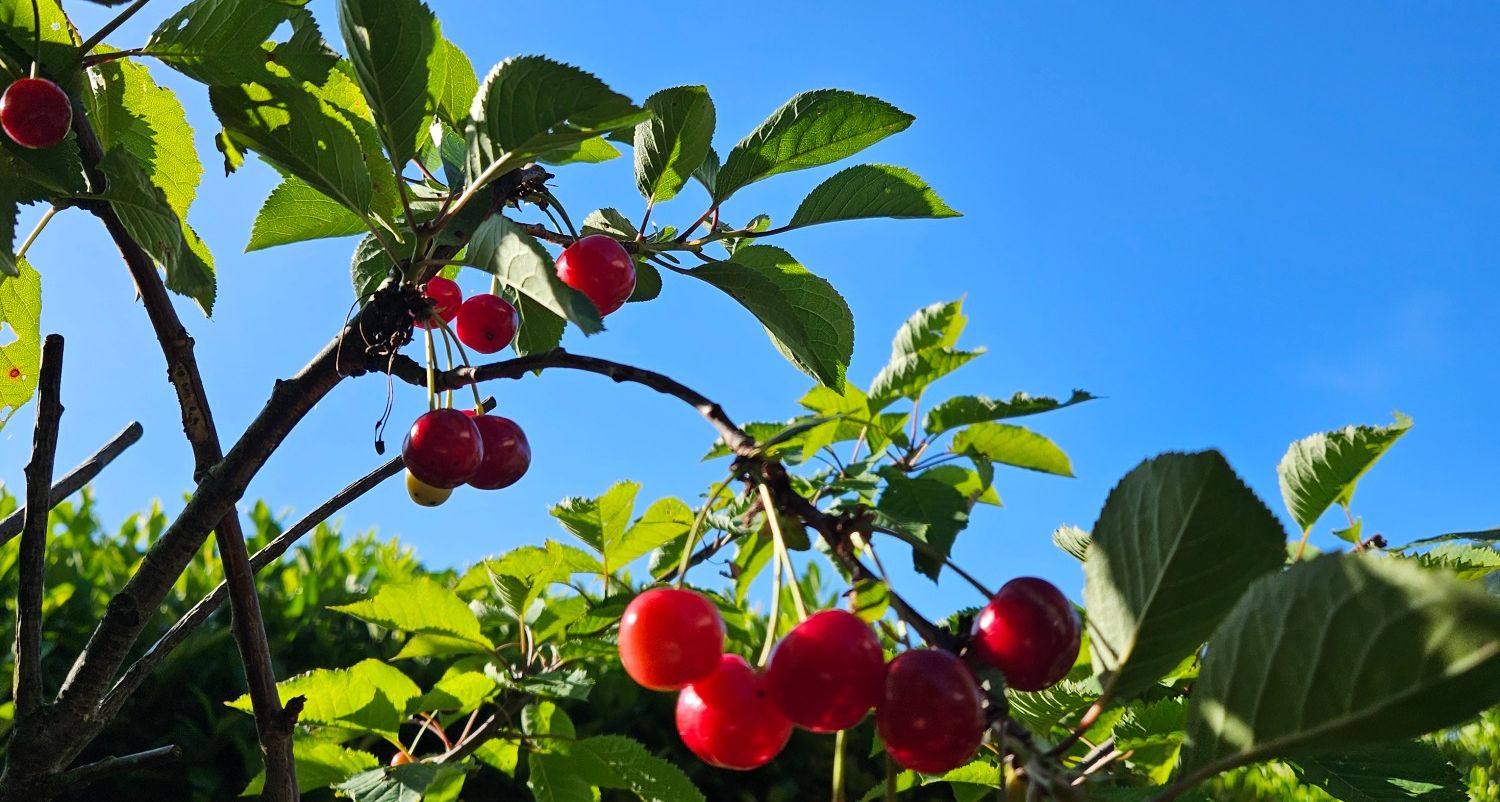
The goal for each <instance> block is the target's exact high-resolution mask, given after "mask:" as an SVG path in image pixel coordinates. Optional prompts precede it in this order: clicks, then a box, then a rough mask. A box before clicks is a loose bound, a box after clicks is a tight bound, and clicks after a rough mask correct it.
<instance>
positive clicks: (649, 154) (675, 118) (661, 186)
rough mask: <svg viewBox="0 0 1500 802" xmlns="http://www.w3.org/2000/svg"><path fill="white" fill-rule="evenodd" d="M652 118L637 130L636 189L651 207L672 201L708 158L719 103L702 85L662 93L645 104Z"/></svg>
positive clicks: (666, 90)
mask: <svg viewBox="0 0 1500 802" xmlns="http://www.w3.org/2000/svg"><path fill="white" fill-rule="evenodd" d="M641 105H643V106H644V107H645V108H646V110H647V111H649V112H651V119H649V120H646V121H645V122H642V123H640V124H639V125H637V126H636V127H635V185H636V189H638V190H640V192H641V195H642V196H644V197H645V198H646V200H647V201H649V202H651V203H658V202H661V201H666V200H671V199H672V198H674V197H676V196H677V193H678V191H679V190H681V189H682V187H683V185H684V184H686V183H687V180H688V178H689V177H690V176H691V175H692V174H693V171H694V170H696V169H698V167H699V165H701V164H703V160H704V159H705V158H707V157H708V149H709V146H710V144H711V143H712V141H713V136H714V102H713V99H711V98H710V97H709V96H708V88H707V87H703V86H678V87H673V88H671V89H663V90H661V91H660V92H657V93H656V94H654V95H652V96H651V97H648V98H646V102H645V103H643V104H641Z"/></svg>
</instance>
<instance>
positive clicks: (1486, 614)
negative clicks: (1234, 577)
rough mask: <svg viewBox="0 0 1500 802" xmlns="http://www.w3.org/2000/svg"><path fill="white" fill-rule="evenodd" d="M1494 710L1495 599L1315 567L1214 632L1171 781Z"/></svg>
mask: <svg viewBox="0 0 1500 802" xmlns="http://www.w3.org/2000/svg"><path fill="white" fill-rule="evenodd" d="M1101 542H1102V540H1101ZM1090 609H1091V610H1092V609H1093V607H1092V606H1091V607H1090ZM1267 688H1275V689H1276V691H1275V692H1274V693H1266V689H1267ZM1497 702H1500V599H1496V598H1494V597H1491V596H1489V595H1487V594H1486V593H1485V592H1484V590H1483V589H1482V588H1480V587H1477V586H1476V585H1474V584H1472V583H1468V582H1463V581H1460V580H1458V579H1455V578H1453V577H1452V576H1447V575H1444V574H1443V573H1442V572H1438V571H1430V570H1424V569H1422V568H1419V567H1417V566H1415V565H1412V564H1411V563H1409V562H1406V561H1403V560H1395V559H1390V558H1381V557H1377V556H1366V555H1360V554H1330V555H1324V556H1321V557H1318V558H1316V559H1313V560H1309V561H1306V562H1301V563H1296V564H1294V565H1292V566H1291V567H1289V568H1288V569H1287V570H1285V571H1283V572H1280V573H1277V574H1273V575H1271V576H1269V577H1266V578H1265V579H1262V580H1261V581H1260V582H1258V583H1256V584H1255V585H1254V586H1253V587H1252V588H1251V589H1250V591H1249V592H1248V593H1246V594H1245V595H1244V597H1243V598H1242V599H1240V601H1239V604H1238V605H1236V607H1235V608H1234V611H1233V612H1232V613H1230V615H1229V617H1228V618H1226V619H1225V620H1224V622H1223V623H1222V624H1221V625H1220V626H1219V628H1218V630H1217V631H1216V632H1215V633H1214V636H1213V638H1212V639H1211V640H1210V641H1209V643H1208V649H1207V653H1206V656H1205V657H1204V659H1203V667H1202V670H1201V672H1200V673H1199V676H1198V680H1197V682H1196V683H1194V686H1193V696H1192V702H1191V704H1190V707H1189V713H1188V716H1189V718H1188V725H1187V742H1186V745H1185V747H1184V750H1183V761H1182V769H1181V770H1182V771H1183V772H1184V774H1185V775H1194V776H1196V775H1198V774H1207V773H1210V772H1217V771H1221V770H1223V769H1227V768H1231V767H1233V766H1238V765H1243V764H1246V763H1252V762H1256V761H1260V760H1266V759H1268V758H1273V757H1288V756H1296V755H1299V754H1308V753H1336V752H1338V751H1340V750H1344V749H1348V748H1350V747H1357V746H1362V745H1367V744H1374V743H1379V742H1381V741H1390V740H1396V739H1403V738H1410V737H1412V736H1415V735H1418V734H1421V733H1425V732H1429V731H1432V730H1435V729H1439V728H1441V727H1446V726H1450V725H1453V724H1456V723H1458V722H1460V721H1462V720H1464V719H1466V718H1468V717H1469V716H1472V715H1474V714H1475V713H1477V712H1479V711H1480V710H1483V709H1484V708H1487V707H1490V706H1492V705H1494V704H1496V703H1497Z"/></svg>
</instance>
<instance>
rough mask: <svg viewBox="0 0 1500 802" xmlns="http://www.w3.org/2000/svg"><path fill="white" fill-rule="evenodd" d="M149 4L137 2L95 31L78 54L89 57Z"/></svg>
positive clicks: (139, 0) (141, 0)
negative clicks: (106, 38)
mask: <svg viewBox="0 0 1500 802" xmlns="http://www.w3.org/2000/svg"><path fill="white" fill-rule="evenodd" d="M147 2H149V0H135V2H134V3H131V4H130V7H129V8H127V9H125V10H124V11H121V12H120V13H119V14H117V15H115V18H114V19H112V20H110V21H109V22H106V23H104V27H103V28H100V29H99V30H97V31H95V32H94V35H93V36H90V37H89V38H88V39H86V40H84V42H83V44H82V45H81V46H80V47H79V48H78V54H79V55H80V56H82V57H87V56H88V54H89V51H90V50H93V49H94V48H95V47H97V46H98V45H99V43H100V42H103V41H104V37H106V36H109V35H110V34H112V33H114V32H115V31H116V30H117V29H119V27H120V26H121V25H124V24H125V21H126V20H128V19H130V18H131V17H133V16H135V13H136V12H137V11H140V10H141V9H142V8H145V7H146V3H147ZM31 4H32V6H35V5H36V0H32V3H31ZM38 34H40V31H38ZM126 52H129V51H126Z"/></svg>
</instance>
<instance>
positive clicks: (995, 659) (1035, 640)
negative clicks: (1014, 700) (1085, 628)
mask: <svg viewBox="0 0 1500 802" xmlns="http://www.w3.org/2000/svg"><path fill="white" fill-rule="evenodd" d="M1079 629H1080V626H1079V621H1078V613H1076V612H1074V611H1073V605H1072V604H1071V603H1069V602H1068V597H1066V596H1064V595H1063V594H1062V591H1060V590H1058V589H1057V588H1056V587H1055V586H1054V585H1053V584H1052V583H1051V582H1048V581H1047V580H1045V579H1037V578H1036V577H1029V576H1025V577H1020V578H1018V579H1012V580H1011V581H1009V582H1006V583H1005V585H1004V586H1002V587H1001V588H1000V591H999V592H998V593H996V594H995V598H993V599H990V603H989V604H987V605H985V606H984V609H983V610H980V611H979V615H978V616H976V617H975V618H974V637H973V640H972V641H971V644H972V646H971V648H972V649H973V650H974V653H975V654H976V655H978V656H979V659H981V660H983V661H985V662H986V663H989V664H990V665H992V666H994V667H995V668H998V669H1000V671H1001V672H1002V673H1003V674H1005V681H1006V683H1007V684H1009V685H1010V687H1012V688H1015V689H1016V690H1018V691H1040V690H1043V689H1044V688H1049V687H1051V686H1053V685H1055V684H1056V683H1057V681H1058V680H1060V679H1062V678H1063V677H1065V676H1067V675H1068V672H1069V671H1070V670H1072V668H1073V662H1074V661H1075V660H1077V659H1078V648H1079Z"/></svg>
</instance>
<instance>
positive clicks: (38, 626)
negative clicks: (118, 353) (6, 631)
mask: <svg viewBox="0 0 1500 802" xmlns="http://www.w3.org/2000/svg"><path fill="white" fill-rule="evenodd" d="M62 364H63V338H62V337H61V336H60V335H57V334H49V335H47V339H46V341H45V342H44V343H43V344H42V367H41V372H40V375H39V377H38V381H37V407H36V429H35V431H34V433H33V434H32V438H31V461H30V462H28V463H27V464H26V520H25V524H24V526H23V527H22V530H21V554H20V563H19V570H20V575H21V576H20V592H19V594H18V595H17V598H16V644H15V650H16V655H15V656H16V668H15V681H14V683H13V685H12V694H13V696H14V698H15V702H16V718H30V717H31V716H32V715H33V714H35V713H36V711H37V708H39V707H41V705H42V592H43V590H45V587H44V581H45V576H44V574H45V572H46V570H47V513H48V512H49V511H50V509H51V505H50V504H49V503H48V502H49V501H50V500H51V493H52V464H53V462H54V461H55V458H56V456H57V430H58V426H59V423H60V422H61V420H62V414H63V405H62Z"/></svg>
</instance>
